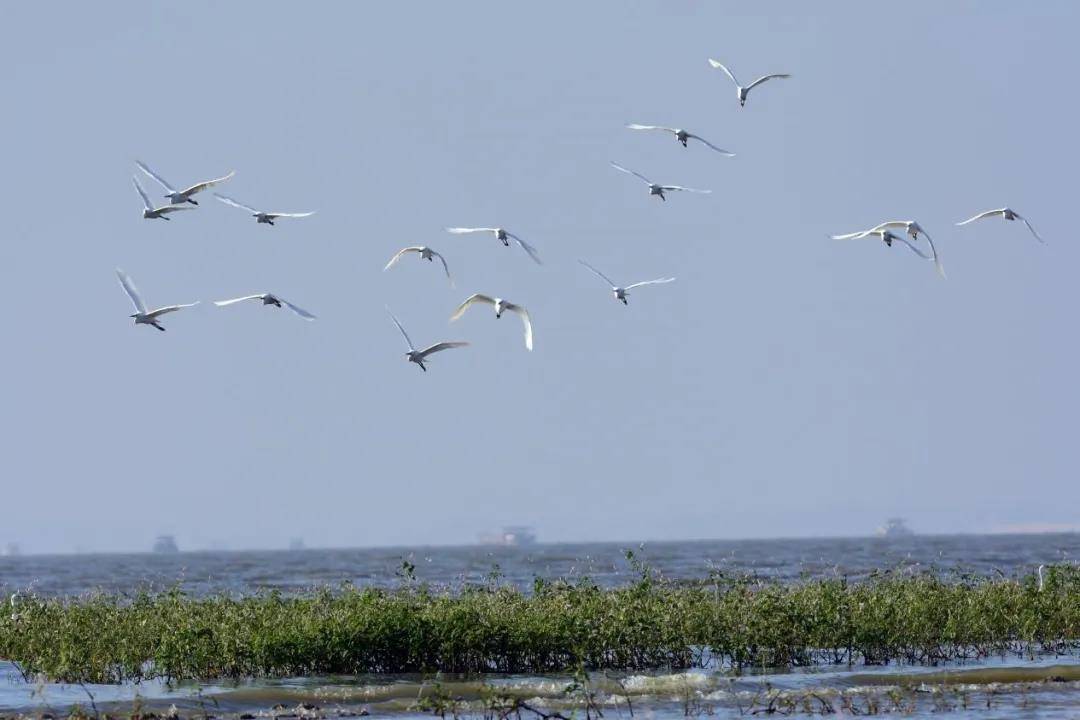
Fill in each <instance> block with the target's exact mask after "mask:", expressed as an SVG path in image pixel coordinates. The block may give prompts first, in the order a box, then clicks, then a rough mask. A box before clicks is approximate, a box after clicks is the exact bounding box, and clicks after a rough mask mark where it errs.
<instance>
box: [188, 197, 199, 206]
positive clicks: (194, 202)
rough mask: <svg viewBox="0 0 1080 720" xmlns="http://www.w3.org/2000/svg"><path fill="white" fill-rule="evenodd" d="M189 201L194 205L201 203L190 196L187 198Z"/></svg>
mask: <svg viewBox="0 0 1080 720" xmlns="http://www.w3.org/2000/svg"><path fill="white" fill-rule="evenodd" d="M187 201H188V202H189V203H191V204H192V205H198V204H199V203H197V202H196V201H194V200H192V199H191V198H188V199H187Z"/></svg>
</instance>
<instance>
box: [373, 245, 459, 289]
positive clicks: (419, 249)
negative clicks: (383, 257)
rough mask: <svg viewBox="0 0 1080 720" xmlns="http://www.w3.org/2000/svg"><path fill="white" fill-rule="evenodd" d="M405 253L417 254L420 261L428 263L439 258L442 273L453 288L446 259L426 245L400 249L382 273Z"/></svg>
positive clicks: (452, 280)
mask: <svg viewBox="0 0 1080 720" xmlns="http://www.w3.org/2000/svg"><path fill="white" fill-rule="evenodd" d="M407 253H417V254H419V255H420V259H421V260H427V261H428V262H434V261H435V258H439V261H440V262H441V263H442V266H443V271H445V272H446V279H447V280H448V281H449V282H450V287H454V279H453V278H452V277H450V268H449V267H447V265H446V258H444V257H443V256H442V255H440V254H439V253H437V252H436V251H434V250H432V249H431V248H429V247H428V246H426V245H414V246H412V247H406V248H402V249H400V250H398V251H397V253H396V254H395V255H394V257H392V258H390V262H388V263H386V267H384V268H383V272H386V271H387V270H389V269H390V268H392V267H394V265H396V264H397V261H398V260H400V259H401V258H402V257H404V256H405V254H407Z"/></svg>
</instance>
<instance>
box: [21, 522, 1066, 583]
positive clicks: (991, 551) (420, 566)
mask: <svg viewBox="0 0 1080 720" xmlns="http://www.w3.org/2000/svg"><path fill="white" fill-rule="evenodd" d="M628 549H629V550H633V551H634V552H635V554H636V555H637V556H638V557H639V558H641V559H643V560H644V561H645V562H647V563H648V564H649V565H650V566H652V567H653V568H654V569H655V570H657V571H659V572H660V573H661V574H662V575H663V576H664V577H667V578H671V579H696V578H703V577H706V576H708V574H709V572H710V571H712V570H719V571H722V572H725V573H735V574H738V573H752V574H757V575H760V576H762V577H767V578H774V579H779V580H784V581H790V580H797V579H799V578H801V577H823V576H837V575H847V576H848V577H852V578H858V577H861V576H865V575H866V574H868V573H870V572H872V571H873V570H882V569H889V568H898V567H907V568H912V569H917V570H933V571H937V572H940V573H958V572H970V573H975V574H978V575H983V576H990V575H994V574H997V573H998V572H1000V573H1004V574H1005V575H1008V576H1012V575H1016V574H1023V573H1032V572H1034V571H1035V568H1036V567H1037V566H1038V565H1040V564H1051V563H1060V562H1072V561H1074V560H1076V559H1077V558H1080V533H1068V534H1060V535H1059V534H1055V535H943V536H914V537H907V538H896V539H885V538H815V539H786V540H783V539H781V540H707V541H691V542H687V541H684V542H646V543H638V542H624V543H567V544H552V545H547V544H545V545H535V546H532V547H519V548H514V547H491V546H479V545H471V546H460V547H417V548H407V547H401V548H368V549H333V550H296V551H288V550H281V551H247V552H190V553H187V552H181V553H176V554H173V555H154V554H150V553H143V554H130V555H128V554H100V555H89V554H87V555H28V556H23V557H0V589H4V588H8V589H25V588H27V587H31V586H32V588H33V591H34V592H35V593H37V594H40V595H79V594H82V593H86V592H91V591H96V590H103V591H105V592H114V593H115V592H129V593H130V592H131V591H133V590H136V589H140V588H147V589H155V588H156V589H161V588H165V587H170V586H173V585H176V584H180V585H182V586H183V588H184V589H185V590H186V591H188V592H190V593H193V594H197V595H204V594H208V593H220V592H228V593H252V592H256V591H258V590H265V589H276V590H280V591H282V592H286V593H293V592H304V591H307V590H310V589H311V588H314V587H323V586H337V585H340V584H341V583H343V582H346V581H348V582H351V583H353V584H355V585H357V586H364V587H366V586H376V587H393V586H394V585H396V584H398V582H399V580H400V578H399V577H398V572H399V571H400V569H401V565H402V562H403V561H406V560H407V561H409V562H411V563H412V564H413V565H415V567H416V569H415V573H416V576H417V578H418V579H419V580H421V581H425V582H429V583H432V584H434V585H440V586H442V585H451V586H453V585H460V584H462V583H466V582H470V583H479V582H485V581H486V579H487V577H488V576H489V575H490V573H492V571H493V570H494V569H496V568H497V569H498V572H499V573H500V575H501V577H502V580H503V581H504V582H510V583H513V584H515V585H518V586H519V587H523V588H528V587H530V586H531V585H532V582H533V578H534V577H536V576H540V577H543V578H545V579H555V578H570V579H575V578H581V577H583V576H588V577H590V578H592V579H593V580H595V581H596V582H598V583H600V584H602V585H608V586H610V585H618V584H622V583H626V582H629V581H630V579H631V578H632V576H633V571H632V570H631V569H630V567H629V565H628V564H627V562H626V559H625V557H624V552H625V550H628Z"/></svg>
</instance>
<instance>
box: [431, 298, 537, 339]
mask: <svg viewBox="0 0 1080 720" xmlns="http://www.w3.org/2000/svg"><path fill="white" fill-rule="evenodd" d="M476 303H482V304H486V305H491V306H492V307H494V308H495V318H496V319H498V318H501V317H502V315H503V313H504V312H506V311H508V310H509V311H510V312H512V313H516V314H517V315H518V316H519V317H520V318H521V322H522V323H523V324H524V326H525V347H526V348H527V349H528V350H530V351H531V350H532V349H533V330H532V318H531V317H530V316H529V311H528V310H526V309H525V308H524V307H522V306H521V305H515V304H514V303H512V302H509V301H507V300H504V299H503V298H497V297H491V296H489V295H482V294H481V293H475V294H473V295H470V296H469V297H468V298H466V299H465V302H463V303H461V305H458V307H457V310H455V311H454V314H453V315H451V316H450V322H453V321H454V320H457V319H458V318H460V317H461V316H462V315H464V314H465V311H466V310H468V309H469V308H470V307H472V306H473V305H475V304H476Z"/></svg>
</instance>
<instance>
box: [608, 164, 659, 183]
mask: <svg viewBox="0 0 1080 720" xmlns="http://www.w3.org/2000/svg"><path fill="white" fill-rule="evenodd" d="M611 167H613V168H615V169H616V170H618V171H619V172H624V173H626V174H627V175H633V176H634V177H639V178H641V179H642V180H644V181H645V182H646V183H648V184H649V185H652V180H650V179H649V178H647V177H645V176H644V175H642V174H641V173H636V172H634V171H633V170H627V169H626V168H624V167H623V166H622V165H620V164H619V163H617V162H614V161H612V162H611Z"/></svg>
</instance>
